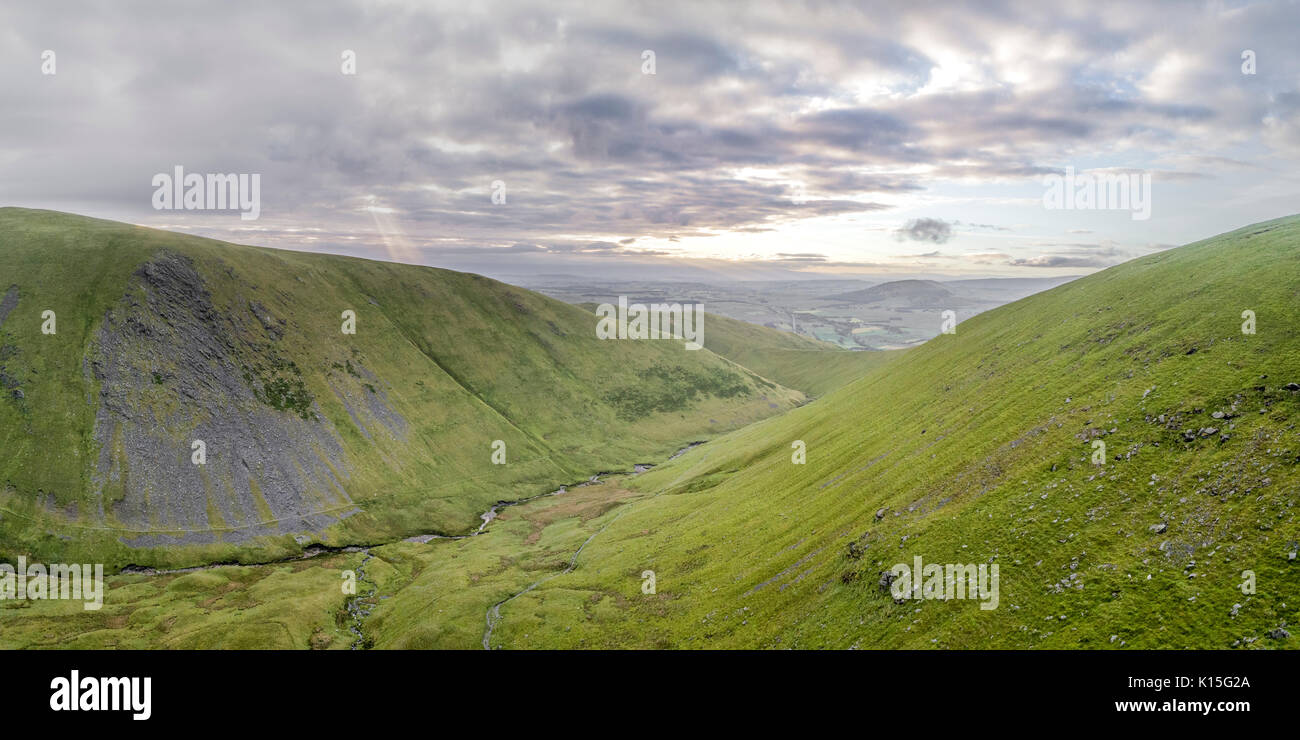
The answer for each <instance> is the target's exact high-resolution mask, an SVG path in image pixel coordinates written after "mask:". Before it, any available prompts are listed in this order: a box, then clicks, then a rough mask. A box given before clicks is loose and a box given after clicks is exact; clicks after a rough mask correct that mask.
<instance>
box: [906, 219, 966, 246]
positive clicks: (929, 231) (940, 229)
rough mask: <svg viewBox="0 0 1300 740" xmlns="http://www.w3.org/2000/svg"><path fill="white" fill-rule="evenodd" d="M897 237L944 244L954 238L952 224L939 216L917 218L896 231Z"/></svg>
mask: <svg viewBox="0 0 1300 740" xmlns="http://www.w3.org/2000/svg"><path fill="white" fill-rule="evenodd" d="M894 233H895V235H896V236H897V238H898V239H899V240H900V241H901V240H903V239H911V240H912V241H917V242H934V243H935V244H943V243H945V242H947V241H948V240H949V239H951V238H952V224H950V223H948V222H947V221H944V220H942V219H937V218H916V219H912V220H911V221H908V222H907V223H906V224H904V225H903V227H902V228H900V229H898V230H897V231H895V232H894Z"/></svg>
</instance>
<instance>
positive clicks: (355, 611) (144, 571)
mask: <svg viewBox="0 0 1300 740" xmlns="http://www.w3.org/2000/svg"><path fill="white" fill-rule="evenodd" d="M702 444H704V442H692V443H690V444H688V445H686V446H685V447H683V448H681V449H680V450H678V451H677V452H675V453H673V454H672V456H671V457H669V458H668V460H669V461H672V460H676V459H677V458H679V457H681V456H682V455H684V454H686V453H687V452H688V451H690V450H692V449H694V448H696V447H699V446H700V445H702ZM653 467H654V465H653V464H651V463H636V464H634V465H633V466H632V470H631V471H625V470H624V471H617V470H611V471H605V472H600V473H596V474H595V475H593V476H591V477H590V478H588V479H587V480H585V481H583V482H581V483H575V484H571V485H563V486H560V487H559V488H557V489H556V490H554V491H550V492H548V493H539V494H535V495H533V496H528V497H527V498H521V499H518V500H515V501H497V502H496V503H495V504H493V505H492V506H491V507H490V508H489V509H488V510H487V511H485V512H483V513H482V514H480V515H479V519H482V520H483V523H482V524H480V525H478V529H475V530H474V531H472V532H468V533H466V534H452V535H447V534H421V535H416V536H414V537H407V538H405V539H404V540H402V541H403V542H419V543H422V544H424V543H428V542H431V541H433V540H463V539H467V538H469V537H477V536H478V535H480V534H483V533H484V532H486V531H487V526H488V525H489V524H491V523H492V521H493V520H494V519H496V518H497V516H498V515H499V514H500V512H501V510H502V509H505V508H509V507H511V506H519V505H520V504H526V503H528V502H530V501H535V500H537V499H539V498H542V497H544V496H559V495H560V494H563V493H567V492H568V490H569V489H570V488H583V487H585V486H592V485H596V484H597V483H600V482H602V481H603V480H604V479H605V478H607V477H609V476H611V475H640V474H641V473H644V472H646V471H647V470H650V469H651V468H653ZM622 515H623V513H622V512H619V514H618V515H617V516H615V517H614V518H613V519H611V520H609V521H608V522H606V524H605V526H604V527H601V528H600V529H599V530H597V531H596V532H593V533H592V535H591V536H590V537H588V538H587V540H586V541H585V542H583V543H582V546H581V547H579V548H578V551H577V552H575V553H574V554H573V558H571V559H570V560H569V567H567V568H565V569H564V570H563V571H562V572H560V573H554V574H552V575H550V576H548V577H547V578H543V579H541V580H540V581H536V582H534V583H533V584H531V585H530V586H528V588H526V589H524V590H523V591H520V592H519V593H517V594H515V595H513V596H511V597H510V598H508V599H504V600H502V601H499V602H497V603H496V604H493V605H492V606H491V607H489V608H488V612H487V629H486V631H485V632H484V633H483V648H484V649H485V650H488V649H491V648H489V647H488V644H489V641H490V640H491V638H492V630H493V629H494V628H495V627H496V626H497V625H498V624H499V623H500V622H501V607H502V606H503V605H505V604H506V603H507V602H509V601H512V600H514V599H516V598H518V597H520V596H523V595H524V594H526V593H528V592H529V591H532V590H533V589H534V588H537V587H538V586H540V585H542V584H543V583H545V582H547V581H549V580H551V579H552V578H558V577H560V576H562V575H565V574H567V573H570V572H572V571H573V569H574V568H575V567H577V564H578V556H579V555H581V554H582V551H583V549H584V548H585V547H586V546H587V544H588V543H590V542H591V541H592V540H593V539H595V538H596V535H598V534H600V533H601V532H604V531H605V527H608V526H609V525H610V524H613V523H614V522H615V521H618V518H619V517H620V516H622ZM386 544H391V543H388V542H379V543H374V544H369V545H345V546H342V547H331V546H327V545H312V546H310V547H307V548H305V549H304V550H303V551H302V554H301V555H295V556H292V557H287V558H280V559H278V560H268V561H265V562H260V563H238V562H223V563H209V564H206V565H195V566H191V567H188V568H172V569H164V568H149V567H142V566H138V565H127V566H125V567H123V568H122V570H121V571H119V573H120V574H123V575H129V574H136V575H150V576H158V575H170V574H174V573H194V572H197V571H201V570H211V569H213V568H229V567H241V568H255V567H258V566H263V565H277V564H280V563H291V562H296V561H299V560H310V559H312V558H317V557H321V556H323V555H332V554H335V553H340V552H362V553H365V557H364V558H363V559H362V560H361V564H360V565H358V566H357V583H358V584H360V583H361V582H362V581H363V580H364V579H365V570H364V569H365V566H366V563H368V562H370V559H371V558H373V557H374V554H372V553H371V548H374V547H381V546H383V545H386ZM378 589H379V587H378V585H376V584H373V583H372V584H370V590H369V591H367V592H366V593H364V594H356V595H352V596H349V597H348V598H347V601H346V602H345V604H344V608H345V609H346V610H347V613H348V618H349V624H348V631H349V632H351V633H352V635H353V636H354V638H355V639H354V640H353V641H352V649H353V650H364V649H367V648H369V643H368V642H367V640H366V637H365V633H364V632H363V631H362V629H361V625H362V623H363V622H364V621H365V619H366V617H368V616H370V612H372V611H374V608H375V602H374V597H375V594H376V592H377V591H378Z"/></svg>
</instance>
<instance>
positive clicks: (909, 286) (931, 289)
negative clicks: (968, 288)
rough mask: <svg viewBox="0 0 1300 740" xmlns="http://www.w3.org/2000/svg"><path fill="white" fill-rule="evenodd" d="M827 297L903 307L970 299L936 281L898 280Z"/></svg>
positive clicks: (947, 304) (954, 304)
mask: <svg viewBox="0 0 1300 740" xmlns="http://www.w3.org/2000/svg"><path fill="white" fill-rule="evenodd" d="M826 300H828V301H838V302H844V303H862V304H870V303H887V304H889V305H890V306H891V307H902V308H957V307H960V306H964V305H966V303H967V299H965V298H964V297H960V296H958V295H956V294H955V293H953V292H952V291H951V290H949V289H948V288H947V287H945V286H944V284H943V283H940V282H936V281H934V280H895V281H892V282H888V283H881V284H880V285H873V286H871V287H870V288H864V289H862V290H855V291H852V292H849V293H840V294H838V295H832V296H827V298H826Z"/></svg>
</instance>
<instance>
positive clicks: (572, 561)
mask: <svg viewBox="0 0 1300 740" xmlns="http://www.w3.org/2000/svg"><path fill="white" fill-rule="evenodd" d="M702 444H704V443H703V442H692V443H690V444H689V445H686V446H685V447H683V448H681V449H680V450H678V451H677V452H675V453H673V455H672V457H670V458H668V459H669V460H670V461H671V460H676V459H677V458H679V457H681V456H682V455H684V454H686V453H687V452H688V451H690V450H692V449H694V448H696V447H699V446H700V445H702ZM652 467H654V466H653V465H635V466H633V471H632V473H631V474H632V475H640V474H641V473H644V472H645V471H647V470H649V469H650V468H652ZM602 475H627V473H598V474H596V475H593V476H591V480H589V481H587V482H586V483H583V484H582V485H584V486H587V485H591V484H593V483H598V482H600V476H602ZM561 493H564V488H563V487H561V488H560V490H558V491H556V492H555V493H550V494H546V495H548V496H555V495H558V494H561ZM533 498H537V497H536V496H534V497H533ZM525 500H531V499H525ZM517 503H523V501H520V502H517ZM624 511H626V509H623V510H621V511H619V512H618V514H617V515H615V516H614V518H613V519H610V520H609V521H608V522H605V525H604V526H602V527H601V528H600V529H598V530H596V531H595V532H592V533H591V536H590V537H588V538H587V539H586V540H584V541H583V543H582V545H581V546H579V547H578V551H577V552H575V553H573V557H572V558H569V565H568V567H567V568H565V569H564V570H562V571H560V572H559V573H552V574H551V575H549V576H547V577H546V578H543V579H541V580H538V581H533V582H532V583H531V584H529V585H528V588H525V589H524V590H523V591H520V592H519V593H517V594H515V595H513V596H511V597H509V598H507V599H502V600H501V601H498V602H497V603H495V604H493V605H492V606H490V607H488V610H487V618H486V619H487V625H486V629H484V631H483V649H484V650H491V649H492V646H491V642H492V630H494V629H496V628H497V625H499V624H501V607H503V606H505V605H506V604H507V603H509V602H511V601H514V600H515V599H517V598H519V597H520V596H523V595H524V594H526V593H528V592H529V591H532V590H533V589H535V588H537V587H538V586H540V585H542V584H543V583H546V582H547V581H549V580H551V579H553V578H559V577H560V576H563V575H567V574H569V573H572V572H573V569H574V568H576V567H578V556H579V555H581V554H582V551H583V550H585V549H586V548H587V545H589V544H591V541H592V540H594V539H596V536H597V535H599V534H600V533H601V532H604V531H605V530H606V529H607V528H608V527H609V525H611V524H613V523H614V522H616V521H618V519H619V517H621V516H623V512H624ZM492 516H493V517H494V518H495V516H496V514H495V511H493V512H492ZM483 517H484V522H483V523H484V525H486V524H487V522H488V521H490V519H488V518H487V517H488V515H487V514H484V515H483ZM480 529H482V527H480Z"/></svg>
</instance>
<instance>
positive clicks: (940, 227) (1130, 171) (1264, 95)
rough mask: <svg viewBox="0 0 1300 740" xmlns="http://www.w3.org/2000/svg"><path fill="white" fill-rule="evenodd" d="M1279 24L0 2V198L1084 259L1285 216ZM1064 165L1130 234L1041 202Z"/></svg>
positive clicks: (1094, 16)
mask: <svg viewBox="0 0 1300 740" xmlns="http://www.w3.org/2000/svg"><path fill="white" fill-rule="evenodd" d="M284 5H289V4H284ZM1070 6H1078V7H1070ZM1297 29H1300V6H1298V5H1297V4H1296V3H1293V2H1275V3H1241V2H1236V3H1222V2H1215V3H1193V2H1149V3H1137V2H1118V3H1106V2H1095V3H1094V2H1090V3H1080V4H1066V3H1044V2H1040V1H1035V2H1023V3H1022V2H983V3H961V4H957V3H950V4H937V3H929V2H906V3H902V2H899V3H848V2H843V3H841V2H785V3H775V2H753V3H737V2H699V1H696V2H689V3H672V2H662V1H656V2H625V1H621V0H610V1H603V2H591V1H590V0H585V1H583V2H572V3H570V2H527V1H526V0H513V1H511V2H500V3H498V2H472V3H470V2H464V0H458V1H457V2H451V3H440V2H332V1H329V0H325V1H320V2H312V3H300V4H293V7H292V8H286V7H272V4H270V3H262V2H220V3H215V2H214V3H207V4H199V3H187V2H169V3H138V2H102V3H83V2H59V3H51V2H27V3H12V2H3V3H0V101H3V103H0V206H24V207H32V208H49V209H55V210H61V211H70V212H75V213H81V214H85V215H90V216H96V217H101V218H110V219H115V220H120V221H126V222H130V223H136V224H140V225H144V226H151V227H156V228H165V229H173V230H178V231H186V232H189V233H195V234H201V235H205V236H211V237H215V238H220V239H225V240H229V241H233V242H238V243H245V244H257V245H263V246H270V247H278V248H288V249H303V250H313V251H321V252H330V253H337V254H349V255H356V256H361V257H367V258H372V259H385V260H395V261H401V262H409V263H418V264H427V265H435V266H440V267H451V268H454V269H465V270H471V271H474V272H481V273H485V274H489V275H494V276H504V277H509V276H511V275H543V274H571V275H589V276H605V277H610V278H628V277H636V276H648V275H653V276H657V277H673V276H677V277H681V278H683V279H685V278H688V277H689V278H691V279H700V278H701V277H702V276H712V277H715V278H717V279H759V278H773V277H806V278H826V277H835V276H845V277H856V276H862V275H904V274H906V275H922V274H924V275H935V276H965V277H979V276H990V275H1004V276H1015V277H1026V276H1029V277H1034V276H1037V277H1050V276H1057V275H1066V274H1085V273H1088V272H1092V271H1095V270H1097V269H1100V268H1103V267H1106V266H1109V265H1113V264H1118V263H1119V262H1123V261H1126V260H1128V259H1132V258H1134V257H1138V256H1141V255H1144V254H1149V253H1151V252H1153V251H1157V250H1161V249H1167V248H1169V247H1172V246H1176V245H1179V244H1184V243H1188V242H1192V241H1196V240H1198V239H1202V238H1206V237H1209V236H1212V235H1215V234H1218V233H1222V232H1224V231H1229V230H1232V229H1235V228H1238V227H1240V226H1244V225H1247V224H1250V223H1254V222H1258V221H1263V220H1267V219H1271V218H1277V217H1281V216H1286V215H1290V214H1292V213H1295V212H1298V211H1300V174H1298V172H1300V168H1298V167H1297V165H1300V43H1297V40H1296V39H1297V37H1296V32H1297ZM47 52H53V54H52V55H51V54H47ZM647 52H651V53H650V54H648V53H647ZM349 53H350V54H351V56H350V57H348V58H347V59H345V57H347V55H348V54H349ZM1246 57H1249V59H1247V58H1246ZM349 60H351V61H353V62H354V66H353V67H351V68H349V67H348V66H347V62H348V61H349ZM1248 67H1249V70H1248V69H1247V68H1248ZM350 71H354V72H355V73H351V74H350V73H348V72H350ZM1248 71H1249V72H1252V73H1247V72H1248ZM50 72H52V74H51V73H50ZM177 166H181V167H183V168H184V171H185V172H188V173H200V174H203V173H240V174H256V175H258V177H259V181H260V212H259V217H258V218H257V219H256V220H245V219H242V218H241V217H240V214H239V212H238V211H233V210H158V209H156V208H155V207H154V205H155V203H156V200H157V199H156V198H155V190H156V189H157V188H156V187H155V185H154V182H155V180H154V178H155V176H156V175H158V174H160V173H171V172H173V171H174V168H175V167H177ZM1067 169H1070V170H1073V171H1074V172H1076V173H1080V174H1083V173H1092V174H1093V175H1098V174H1106V175H1112V176H1118V175H1124V176H1126V177H1131V178H1132V179H1131V182H1132V184H1133V187H1134V191H1133V192H1134V193H1137V192H1144V193H1145V194H1146V195H1147V197H1148V198H1149V205H1150V212H1149V218H1139V217H1136V216H1138V215H1139V214H1137V213H1136V212H1135V209H1134V208H1127V209H1126V208H1107V209H1101V208H1094V209H1085V208H1074V209H1063V208H1056V207H1048V205H1047V204H1045V200H1044V197H1045V193H1046V192H1047V191H1048V190H1049V189H1050V188H1051V184H1050V178H1051V177H1053V176H1055V177H1060V176H1061V175H1062V174H1063V173H1065V172H1066V171H1067ZM1144 177H1149V186H1147V185H1144V180H1143V178H1144ZM494 194H495V195H496V196H497V202H494V199H493V196H494ZM502 196H504V197H502ZM502 200H503V201H504V202H500V201H502ZM0 239H2V235H0Z"/></svg>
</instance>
